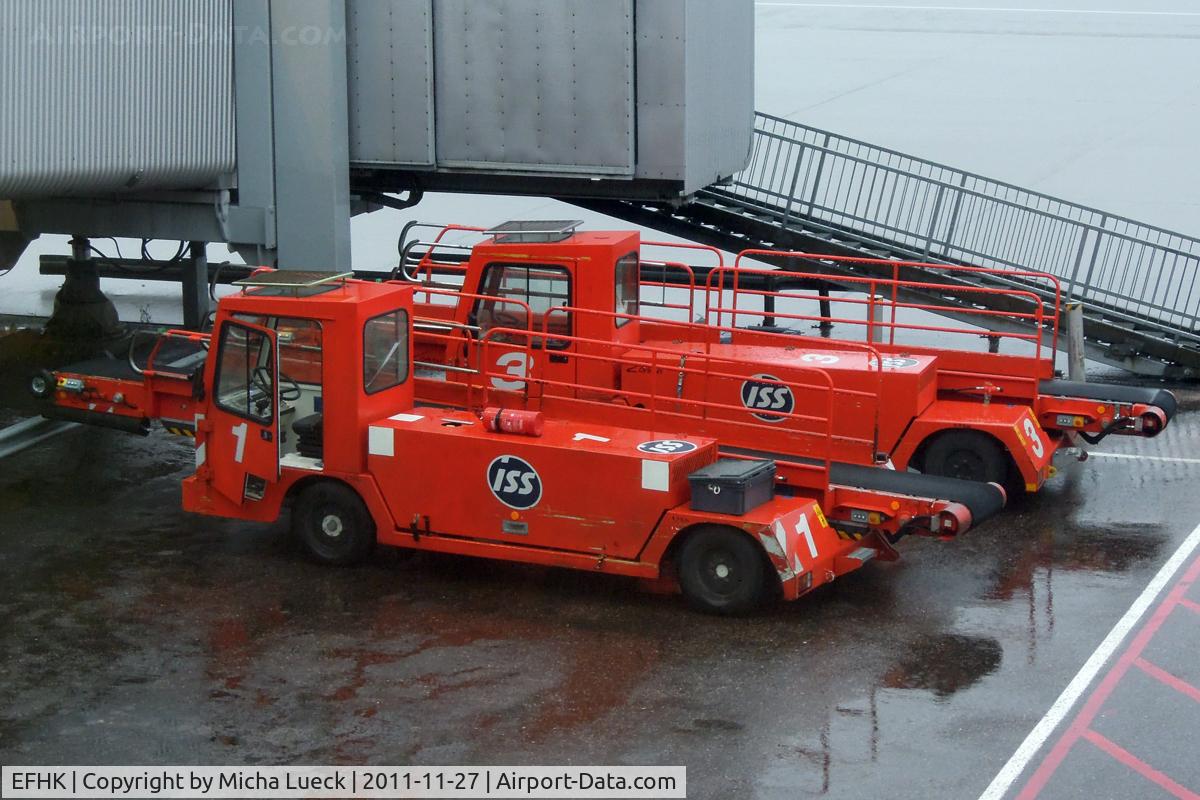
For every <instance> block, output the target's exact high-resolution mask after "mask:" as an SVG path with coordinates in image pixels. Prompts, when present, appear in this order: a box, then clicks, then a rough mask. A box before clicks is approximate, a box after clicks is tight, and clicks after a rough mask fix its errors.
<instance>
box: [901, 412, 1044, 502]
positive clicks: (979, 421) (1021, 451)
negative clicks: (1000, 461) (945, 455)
mask: <svg viewBox="0 0 1200 800" xmlns="http://www.w3.org/2000/svg"><path fill="white" fill-rule="evenodd" d="M954 429H960V430H976V431H981V432H983V433H986V434H988V435H990V436H993V437H995V439H996V440H998V441H999V442H1000V444H1002V445H1003V446H1004V448H1005V449H1006V450H1008V451H1009V452H1010V453H1012V454H1013V456H1014V462H1015V463H1016V465H1017V469H1018V471H1019V472H1020V473H1021V478H1022V480H1023V481H1024V483H1025V489H1026V491H1030V492H1036V491H1037V490H1038V489H1040V488H1041V486H1042V484H1043V483H1045V481H1046V479H1047V478H1048V477H1050V476H1051V475H1052V474H1053V467H1052V465H1051V462H1052V461H1053V459H1054V451H1055V448H1056V447H1057V446H1058V443H1057V440H1056V439H1055V438H1053V437H1051V436H1050V435H1049V434H1048V433H1047V432H1046V431H1044V430H1043V429H1042V426H1041V425H1039V424H1038V422H1037V419H1036V418H1035V417H1034V416H1033V412H1032V411H1031V410H1030V408H1029V406H1026V405H1006V404H1001V403H999V402H993V403H989V404H984V403H975V402H969V401H963V400H938V401H937V402H936V403H934V404H933V405H932V406H930V407H929V409H928V410H927V411H926V412H925V413H924V414H922V415H921V416H920V418H918V419H917V420H914V422H913V424H912V428H911V429H910V432H909V433H910V435H909V436H907V437H905V440H904V442H903V444H902V445H901V446H900V447H899V448H897V449H896V450H895V451H893V453H892V462H893V463H894V464H895V466H896V469H906V468H907V467H908V464H909V462H910V461H911V460H912V457H913V455H914V454H915V452H916V450H917V447H918V446H919V445H920V443H921V442H924V441H925V440H926V439H928V438H929V437H931V436H933V435H934V434H936V433H939V432H941V431H944V430H954Z"/></svg>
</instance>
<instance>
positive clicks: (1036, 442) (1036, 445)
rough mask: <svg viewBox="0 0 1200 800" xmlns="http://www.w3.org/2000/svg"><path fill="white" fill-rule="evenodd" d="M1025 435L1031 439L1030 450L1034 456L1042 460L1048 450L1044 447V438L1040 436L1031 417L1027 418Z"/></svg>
mask: <svg viewBox="0 0 1200 800" xmlns="http://www.w3.org/2000/svg"><path fill="white" fill-rule="evenodd" d="M1024 428H1025V435H1026V436H1028V437H1029V449H1030V450H1031V451H1032V452H1033V454H1034V456H1036V457H1037V458H1041V457H1042V456H1043V455H1045V453H1046V448H1045V447H1044V446H1043V445H1042V437H1041V436H1040V435H1038V429H1037V425H1035V424H1034V422H1033V420H1032V419H1030V418H1029V417H1026V418H1025V424H1024Z"/></svg>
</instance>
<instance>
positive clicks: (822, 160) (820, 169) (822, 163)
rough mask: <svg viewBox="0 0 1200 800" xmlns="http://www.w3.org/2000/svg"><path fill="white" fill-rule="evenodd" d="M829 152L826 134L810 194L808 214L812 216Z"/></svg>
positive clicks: (827, 135)
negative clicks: (826, 154)
mask: <svg viewBox="0 0 1200 800" xmlns="http://www.w3.org/2000/svg"><path fill="white" fill-rule="evenodd" d="M828 150H829V134H828V133H827V134H825V143H824V144H823V145H821V157H820V158H818V159H817V174H816V177H814V178H813V183H812V191H811V192H809V193H808V213H809V214H812V212H813V208H814V207H815V204H816V202H817V189H818V188H820V186H821V173H822V172H823V171H824V169H825V153H826V152H828Z"/></svg>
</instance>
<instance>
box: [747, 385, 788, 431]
mask: <svg viewBox="0 0 1200 800" xmlns="http://www.w3.org/2000/svg"><path fill="white" fill-rule="evenodd" d="M777 380H779V378H776V377H775V376H774V375H767V374H766V373H761V374H759V375H755V376H753V379H752V380H748V381H746V382H744V383H743V384H742V405H744V406H745V407H746V408H748V409H750V413H751V415H752V416H754V417H756V418H757V419H761V420H762V421H763V422H782V421H783V420H784V417H781V416H779V414H763V413H760V412H762V411H778V412H780V413H782V414H790V413H792V409H793V408H795V407H796V398H795V397H794V396H792V390H791V389H789V388H788V387H786V386H780V385H778V384H775V383H766V381H777Z"/></svg>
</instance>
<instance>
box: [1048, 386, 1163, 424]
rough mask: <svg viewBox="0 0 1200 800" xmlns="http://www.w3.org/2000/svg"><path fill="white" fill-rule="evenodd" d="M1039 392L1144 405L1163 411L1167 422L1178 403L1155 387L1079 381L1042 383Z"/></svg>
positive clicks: (1053, 395) (1052, 395) (1054, 395)
mask: <svg viewBox="0 0 1200 800" xmlns="http://www.w3.org/2000/svg"><path fill="white" fill-rule="evenodd" d="M1038 391H1040V392H1041V393H1042V394H1045V395H1050V396H1051V397H1082V398H1083V399H1085V400H1096V401H1099V402H1102V403H1103V402H1107V403H1143V404H1145V405H1148V406H1155V407H1156V408H1160V409H1162V412H1163V413H1164V414H1166V415H1167V421H1168V422H1170V421H1171V418H1172V417H1174V416H1175V411H1176V409H1177V408H1178V405H1179V404H1178V401H1177V400H1176V399H1175V395H1173V394H1171V393H1170V392H1168V391H1167V390H1166V389H1159V388H1157V387H1153V386H1121V385H1119V384H1112V383H1080V382H1078V381H1042V382H1041V383H1040V384H1038Z"/></svg>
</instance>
